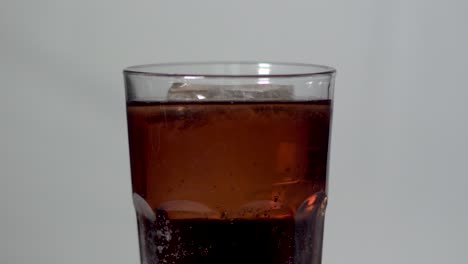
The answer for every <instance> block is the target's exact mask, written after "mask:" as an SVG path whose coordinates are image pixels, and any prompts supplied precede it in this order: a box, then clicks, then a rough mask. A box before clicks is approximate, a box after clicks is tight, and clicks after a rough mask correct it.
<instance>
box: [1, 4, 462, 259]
mask: <svg viewBox="0 0 468 264" xmlns="http://www.w3.org/2000/svg"><path fill="white" fill-rule="evenodd" d="M467 13H468V2H467V1H464V0H460V1H455V0H448V1H436V0H388V1H379V0H354V1H350V0H327V1H317V0H308V1H271V0H270V1H252V0H251V1H239V0H238V1H215V0H209V1H205V0H198V1H177V0H173V1H159V0H134V1H123V0H80V1H78V0H74V1H72V0H60V1H58V0H55V1H54V0H42V1H32V0H30V1H25V0H16V1H15V0H1V2H0V87H1V93H0V263H7V264H17V263H21V264H23V263H24V264H26V263H37V264H52V263H57V264H62V263H67V264H83V263H99V264H103V263H109V264H110V263H112V264H138V263H139V257H138V242H137V233H136V232H137V229H136V223H135V216H134V212H133V207H132V206H133V205H132V202H131V190H130V174H129V162H128V152H127V134H126V123H125V122H126V121H125V102H124V88H123V77H122V69H123V68H124V67H126V66H130V65H135V64H144V63H157V62H174V61H198V60H203V61H206V60H264V61H287V62H306V63H318V64H326V65H330V66H333V67H336V68H337V70H338V75H337V79H336V89H335V99H336V101H335V112H334V125H333V137H332V149H331V150H332V154H331V160H330V165H331V171H330V181H329V184H330V185H329V196H330V200H329V204H328V209H327V217H326V230H325V243H324V253H323V254H324V260H323V262H324V263H327V264H345V263H359V264H375V263H379V264H394V263H398V264H419V263H421V264H422V263H424V264H431V263H434V264H436V263H437V264H439V263H468V254H467V245H468V228H467V225H468V205H467V204H466V201H468V192H467V188H468V172H467V169H466V168H467V165H468V158H467V157H468V153H467V149H468V140H467V136H468V116H467V114H468V104H467V100H468V72H467V70H468V50H467V49H468V29H467V27H468V16H467Z"/></svg>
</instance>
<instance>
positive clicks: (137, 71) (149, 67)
mask: <svg viewBox="0 0 468 264" xmlns="http://www.w3.org/2000/svg"><path fill="white" fill-rule="evenodd" d="M215 65H224V66H228V65H230V66H235V65H237V66H248V65H250V66H252V65H257V66H259V67H260V66H262V65H269V66H273V67H286V68H288V70H289V71H290V72H289V73H274V74H270V73H257V74H218V73H209V72H207V73H196V72H192V73H191V72H190V70H188V71H181V72H170V71H168V70H167V68H168V67H190V66H192V67H196V66H215ZM294 68H302V69H303V70H302V71H299V70H297V71H294V70H293V69H294ZM304 69H306V70H304ZM123 73H124V74H125V75H127V74H129V75H145V76H155V77H194V78H197V79H201V78H293V77H309V76H317V75H335V74H336V69H335V68H333V67H330V66H326V65H320V64H311V63H296V62H276V61H193V62H169V63H154V64H141V65H134V66H129V67H127V68H125V69H124V70H123Z"/></svg>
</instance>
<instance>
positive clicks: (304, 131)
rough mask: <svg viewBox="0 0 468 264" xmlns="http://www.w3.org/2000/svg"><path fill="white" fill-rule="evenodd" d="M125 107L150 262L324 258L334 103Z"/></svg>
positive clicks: (142, 232) (144, 247)
mask: <svg viewBox="0 0 468 264" xmlns="http://www.w3.org/2000/svg"><path fill="white" fill-rule="evenodd" d="M127 110H128V131H129V142H130V155H131V169H132V183H133V191H134V193H135V206H136V209H137V213H138V216H139V217H138V221H139V232H140V248H141V254H142V260H143V261H144V262H146V263H148V264H153V263H294V262H296V263H302V262H305V261H302V262H301V261H300V259H305V260H306V261H307V260H308V261H309V263H310V261H313V262H312V263H314V264H316V263H319V262H320V253H321V236H322V229H323V214H322V213H318V212H319V211H320V210H323V209H324V208H323V206H324V203H325V202H326V198H324V197H325V194H324V193H325V190H326V186H325V185H326V176H327V158H328V139H329V127H330V114H331V113H330V112H331V107H330V101H328V100H324V101H310V102H293V103H291V102H288V103H282V102H276V103H229V102H227V103H193V104H183V103H133V104H129V105H128V109H127ZM320 212H321V211H320ZM298 260H299V261H298Z"/></svg>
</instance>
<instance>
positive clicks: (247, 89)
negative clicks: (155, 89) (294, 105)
mask: <svg viewBox="0 0 468 264" xmlns="http://www.w3.org/2000/svg"><path fill="white" fill-rule="evenodd" d="M293 95H294V90H293V87H292V86H291V85H277V84H246V85H204V84H189V83H174V84H173V85H172V86H171V88H170V89H169V92H168V100H169V101H188V100H190V101H192V100H207V101H223V100H229V101H235V100H238V101H243V100H255V101H262V100H288V99H291V98H292V97H293Z"/></svg>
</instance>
